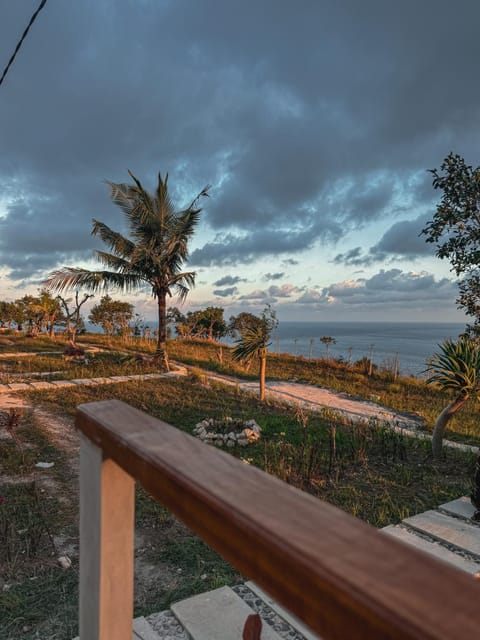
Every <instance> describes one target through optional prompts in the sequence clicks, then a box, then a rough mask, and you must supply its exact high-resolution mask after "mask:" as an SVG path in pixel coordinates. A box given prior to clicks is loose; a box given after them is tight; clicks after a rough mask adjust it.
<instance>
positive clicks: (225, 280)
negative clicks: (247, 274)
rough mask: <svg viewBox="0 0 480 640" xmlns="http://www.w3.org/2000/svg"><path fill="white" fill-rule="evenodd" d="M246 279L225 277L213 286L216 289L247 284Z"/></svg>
mask: <svg viewBox="0 0 480 640" xmlns="http://www.w3.org/2000/svg"><path fill="white" fill-rule="evenodd" d="M246 281H247V279H246V278H241V277H240V276H223V278H220V279H219V280H216V281H215V282H214V283H213V285H214V286H215V287H224V286H228V285H234V284H238V283H239V282H246Z"/></svg>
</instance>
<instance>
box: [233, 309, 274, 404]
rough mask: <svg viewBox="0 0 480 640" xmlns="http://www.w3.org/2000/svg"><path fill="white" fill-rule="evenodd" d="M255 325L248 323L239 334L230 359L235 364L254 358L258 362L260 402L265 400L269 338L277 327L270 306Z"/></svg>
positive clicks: (257, 318)
mask: <svg viewBox="0 0 480 640" xmlns="http://www.w3.org/2000/svg"><path fill="white" fill-rule="evenodd" d="M256 320H257V321H256V322H255V323H253V322H252V323H250V324H249V325H248V326H246V327H245V328H244V329H243V330H242V331H241V334H240V338H239V339H238V340H237V341H236V345H237V346H236V347H235V348H234V349H233V351H232V357H233V359H234V360H236V361H237V362H239V361H246V362H251V361H252V360H253V359H254V358H258V359H259V361H260V372H259V380H260V400H265V377H266V371H267V353H268V347H269V345H270V344H271V342H270V336H271V334H272V331H273V330H274V329H275V327H276V326H277V325H278V321H277V318H276V314H275V312H274V311H272V309H271V308H270V305H267V307H266V308H265V309H264V310H263V312H262V315H261V317H260V318H259V317H256Z"/></svg>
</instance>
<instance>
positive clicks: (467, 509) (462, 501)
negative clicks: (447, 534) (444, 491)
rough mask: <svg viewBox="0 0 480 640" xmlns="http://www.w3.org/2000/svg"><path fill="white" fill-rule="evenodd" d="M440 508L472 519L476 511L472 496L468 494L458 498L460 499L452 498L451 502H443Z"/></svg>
mask: <svg viewBox="0 0 480 640" xmlns="http://www.w3.org/2000/svg"><path fill="white" fill-rule="evenodd" d="M438 508H439V509H442V510H443V511H448V513H453V515H454V516H460V517H461V518H467V520H470V518H471V517H472V516H473V514H474V513H475V511H476V509H475V507H474V506H473V504H472V502H471V500H470V498H468V497H467V496H463V497H462V498H458V500H452V501H451V502H445V504H441V505H440V506H439V507H438Z"/></svg>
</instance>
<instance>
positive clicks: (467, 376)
mask: <svg viewBox="0 0 480 640" xmlns="http://www.w3.org/2000/svg"><path fill="white" fill-rule="evenodd" d="M439 349H440V352H439V353H436V354H435V355H434V356H433V358H432V359H431V360H430V362H429V363H428V365H429V370H430V371H431V375H430V377H429V378H428V379H427V383H428V384H435V385H437V386H438V387H439V388H440V389H442V391H446V392H451V393H452V394H453V395H454V400H453V401H452V402H450V403H449V404H448V405H447V406H446V407H445V408H444V409H443V411H442V412H441V413H440V415H439V416H438V418H437V420H436V422H435V426H434V428H433V437H432V451H433V455H434V457H438V456H439V455H440V453H441V451H442V442H443V434H444V433H445V429H446V427H447V424H448V423H449V421H450V420H451V419H452V417H453V416H454V415H455V414H456V413H457V412H458V411H459V410H460V409H461V408H462V407H463V405H464V404H465V402H467V400H468V399H469V398H470V397H471V396H472V395H476V394H478V392H479V390H480V346H479V344H478V343H477V342H475V341H474V340H471V339H470V338H468V337H465V336H462V337H460V338H459V339H458V340H457V341H454V340H445V341H444V342H443V343H442V344H441V345H439Z"/></svg>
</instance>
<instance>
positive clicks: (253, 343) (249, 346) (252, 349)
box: [232, 326, 269, 361]
mask: <svg viewBox="0 0 480 640" xmlns="http://www.w3.org/2000/svg"><path fill="white" fill-rule="evenodd" d="M268 339H269V335H268V334H267V333H266V332H265V331H264V330H263V327H261V326H257V327H249V328H247V329H245V331H244V332H243V333H242V335H241V336H240V338H239V339H238V340H236V341H235V344H236V346H235V347H234V349H233V351H232V358H233V359H234V360H236V361H240V360H251V359H252V358H255V357H259V356H260V354H261V352H262V350H264V349H266V348H267V347H268V344H269V343H268Z"/></svg>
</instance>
